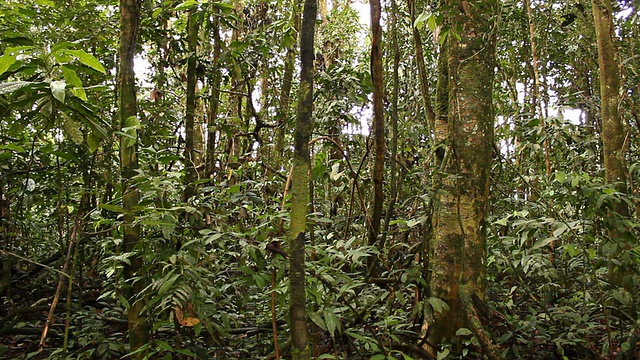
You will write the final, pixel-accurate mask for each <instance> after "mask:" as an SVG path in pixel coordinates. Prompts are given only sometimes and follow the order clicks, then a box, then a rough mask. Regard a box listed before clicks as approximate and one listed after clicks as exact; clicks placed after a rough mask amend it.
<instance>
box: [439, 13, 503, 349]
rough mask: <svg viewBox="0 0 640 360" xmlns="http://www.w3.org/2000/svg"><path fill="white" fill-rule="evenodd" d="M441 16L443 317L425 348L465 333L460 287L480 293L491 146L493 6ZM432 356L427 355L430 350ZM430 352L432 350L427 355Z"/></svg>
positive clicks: (440, 240) (482, 275) (440, 273)
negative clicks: (444, 74)
mask: <svg viewBox="0 0 640 360" xmlns="http://www.w3.org/2000/svg"><path fill="white" fill-rule="evenodd" d="M450 4H451V5H452V6H450V9H452V10H450V12H449V13H448V14H447V16H448V21H449V22H450V24H451V29H456V30H455V31H456V34H455V35H454V34H449V35H448V40H447V41H448V45H447V59H448V66H447V67H448V72H449V77H448V79H449V92H448V94H449V95H448V97H449V106H448V110H449V113H448V116H447V120H448V122H447V132H446V134H447V142H446V146H447V153H449V154H450V156H448V157H447V159H448V160H446V162H445V163H444V164H443V171H444V175H442V176H443V179H442V186H441V188H440V189H439V190H438V192H437V194H436V196H437V199H438V201H436V204H437V209H436V211H435V215H434V223H433V228H434V236H433V239H432V240H431V242H430V253H431V256H430V266H431V277H430V283H429V285H430V291H431V296H434V297H437V298H440V299H442V300H444V301H445V302H446V303H447V304H448V305H449V311H443V312H439V313H438V312H436V313H435V314H434V321H433V323H432V324H428V325H429V336H428V340H429V343H431V344H434V345H438V344H439V343H440V342H441V340H442V339H443V338H445V337H446V338H448V339H449V340H452V341H455V340H454V336H455V333H456V331H457V329H459V328H461V327H464V326H465V320H464V316H463V314H464V312H463V304H462V302H461V300H460V296H459V291H458V290H459V287H460V286H463V285H466V286H468V287H469V289H470V291H473V292H474V293H476V294H477V295H478V296H479V297H480V298H481V299H482V298H483V297H484V290H485V281H484V279H485V256H486V254H485V247H486V219H485V215H486V212H487V207H488V200H489V180H490V176H489V170H490V168H491V154H492V146H493V145H492V144H493V120H494V116H493V106H492V88H493V77H494V67H495V26H496V16H495V14H497V11H496V5H497V2H496V1H486V0H475V1H465V0H454V1H452V2H451V3H450ZM432 351H433V349H432ZM434 352H435V351H434Z"/></svg>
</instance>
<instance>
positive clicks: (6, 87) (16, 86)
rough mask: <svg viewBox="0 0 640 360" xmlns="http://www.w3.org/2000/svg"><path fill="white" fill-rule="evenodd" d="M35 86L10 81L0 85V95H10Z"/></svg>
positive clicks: (26, 82)
mask: <svg viewBox="0 0 640 360" xmlns="http://www.w3.org/2000/svg"><path fill="white" fill-rule="evenodd" d="M32 84H35V83H33V82H31V81H11V82H6V83H2V84H0V95H4V94H10V93H12V92H14V91H17V90H20V89H22V88H24V87H27V86H29V85H32Z"/></svg>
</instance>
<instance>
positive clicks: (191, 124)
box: [182, 10, 199, 201]
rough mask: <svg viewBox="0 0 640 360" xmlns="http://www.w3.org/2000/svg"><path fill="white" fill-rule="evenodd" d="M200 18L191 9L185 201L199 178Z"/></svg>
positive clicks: (191, 194)
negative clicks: (197, 113) (197, 121)
mask: <svg viewBox="0 0 640 360" xmlns="http://www.w3.org/2000/svg"><path fill="white" fill-rule="evenodd" d="M198 25H199V22H198V19H197V13H196V10H190V11H189V20H188V25H187V50H188V51H189V58H188V60H187V103H186V108H185V116H184V127H185V149H184V162H185V164H184V166H185V177H184V182H185V188H184V193H183V199H182V200H183V201H187V200H189V198H191V197H192V196H193V195H194V194H195V186H194V185H193V182H194V181H196V180H198V175H197V173H196V167H197V164H196V162H197V158H198V155H197V154H196V131H198V130H197V129H196V121H195V119H196V108H197V104H196V87H197V84H198V79H197V77H196V66H197V65H198V63H197V60H198V59H197V53H198V51H197V49H198Z"/></svg>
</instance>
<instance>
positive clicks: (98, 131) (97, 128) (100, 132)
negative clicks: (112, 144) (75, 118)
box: [86, 118, 109, 140]
mask: <svg viewBox="0 0 640 360" xmlns="http://www.w3.org/2000/svg"><path fill="white" fill-rule="evenodd" d="M86 120H87V123H89V127H91V130H93V132H94V133H95V135H97V136H98V137H99V138H100V139H102V140H104V139H107V138H108V137H109V131H108V130H107V129H105V128H104V127H103V126H102V125H100V124H98V123H96V122H95V121H93V120H91V119H88V118H87V119H86Z"/></svg>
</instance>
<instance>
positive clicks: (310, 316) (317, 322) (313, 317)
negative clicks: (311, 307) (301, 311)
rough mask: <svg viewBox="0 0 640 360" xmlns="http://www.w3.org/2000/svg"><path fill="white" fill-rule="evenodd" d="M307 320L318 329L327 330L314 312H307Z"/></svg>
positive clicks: (320, 318)
mask: <svg viewBox="0 0 640 360" xmlns="http://www.w3.org/2000/svg"><path fill="white" fill-rule="evenodd" d="M309 319H311V321H313V323H314V324H316V325H318V327H320V328H321V329H322V330H327V325H326V324H325V323H324V320H323V319H322V317H321V316H320V315H318V313H316V312H315V311H310V312H309Z"/></svg>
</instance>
